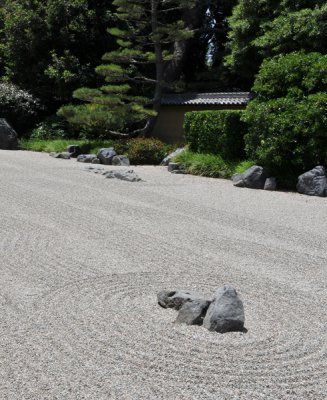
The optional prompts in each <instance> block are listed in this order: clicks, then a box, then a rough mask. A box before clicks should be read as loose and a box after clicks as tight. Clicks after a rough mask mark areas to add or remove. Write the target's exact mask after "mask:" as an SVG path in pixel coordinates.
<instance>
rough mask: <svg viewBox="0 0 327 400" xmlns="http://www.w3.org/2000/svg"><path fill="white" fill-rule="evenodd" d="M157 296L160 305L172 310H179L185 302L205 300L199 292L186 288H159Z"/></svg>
mask: <svg viewBox="0 0 327 400" xmlns="http://www.w3.org/2000/svg"><path fill="white" fill-rule="evenodd" d="M157 298H158V304H159V305H160V306H161V307H163V308H173V309H174V310H179V309H180V308H181V307H182V306H183V305H184V304H185V303H186V302H193V301H197V300H207V299H205V298H204V297H203V296H202V295H201V294H199V293H196V292H191V291H188V290H161V291H160V292H159V293H158V294H157Z"/></svg>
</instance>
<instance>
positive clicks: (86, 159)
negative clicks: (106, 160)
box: [77, 154, 97, 163]
mask: <svg viewBox="0 0 327 400" xmlns="http://www.w3.org/2000/svg"><path fill="white" fill-rule="evenodd" d="M96 158H97V156H96V155H95V154H80V155H79V156H78V157H77V162H82V163H91V162H92V161H93V160H94V159H96Z"/></svg>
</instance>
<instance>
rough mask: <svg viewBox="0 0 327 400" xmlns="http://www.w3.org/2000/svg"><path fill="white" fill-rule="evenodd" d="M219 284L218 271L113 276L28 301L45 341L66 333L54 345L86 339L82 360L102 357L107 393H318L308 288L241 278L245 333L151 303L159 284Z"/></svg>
mask: <svg viewBox="0 0 327 400" xmlns="http://www.w3.org/2000/svg"><path fill="white" fill-rule="evenodd" d="M222 283H223V282H220V279H219V276H217V274H215V276H201V275H200V274H198V275H194V274H192V275H191V276H187V275H186V274H185V273H184V274H180V273H177V272H176V273H175V274H171V273H170V274H169V276H168V275H166V274H164V273H162V272H158V273H135V274H133V273H130V274H123V275H119V274H117V275H110V276H104V277H102V278H97V279H94V280H92V279H88V280H84V281H80V282H76V283H74V284H73V285H68V286H65V287H63V288H61V289H57V290H55V291H53V292H50V293H49V294H48V295H46V296H44V297H43V298H42V299H41V301H40V302H38V304H37V305H36V307H37V311H38V318H39V324H40V327H41V329H47V331H49V330H50V332H52V333H51V334H52V335H53V337H54V341H56V340H58V341H59V338H60V337H65V341H66V342H65V344H63V343H61V344H60V346H63V347H62V351H65V348H67V349H68V348H74V349H75V353H76V354H82V353H83V351H85V350H83V349H85V344H86V343H87V349H88V350H87V351H88V354H87V357H88V359H89V362H90V363H91V364H92V365H94V366H95V365H98V363H99V361H100V360H101V371H102V372H101V376H103V377H104V376H106V377H107V379H108V382H107V385H108V390H109V391H110V393H112V396H113V398H115V396H117V398H118V397H119V396H118V394H119V393H120V396H121V398H137V393H140V391H141V390H142V388H144V387H145V386H144V383H145V382H147V385H146V386H147V390H150V391H151V393H152V394H151V396H154V397H156V398H164V397H165V396H166V398H178V399H181V398H194V397H192V396H193V394H194V390H195V388H196V393H199V394H200V395H201V398H208V399H218V398H219V399H220V398H240V399H241V398H244V399H250V398H265V399H269V398H271V399H273V398H274V396H273V394H274V393H278V394H279V395H278V396H279V397H278V398H288V399H290V398H294V399H324V398H325V393H324V390H325V389H324V388H325V372H326V370H325V368H326V353H327V351H326V333H325V327H324V326H323V325H322V323H321V318H319V316H320V315H323V312H324V310H323V305H322V304H320V302H319V298H316V297H315V296H312V293H309V292H308V293H306V292H303V293H297V296H296V300H295V297H294V296H293V293H292V292H290V291H289V290H288V291H286V290H285V288H284V287H274V285H273V283H272V282H266V284H265V285H263V284H262V283H261V285H260V287H259V288H258V287H254V286H253V284H252V285H251V283H250V280H248V281H244V282H243V284H242V285H240V286H239V287H238V289H239V292H240V295H241V297H242V299H243V301H244V305H245V313H246V327H247V329H248V333H246V334H241V333H237V332H235V333H228V334H224V335H220V334H217V333H213V332H209V331H207V330H206V329H204V328H203V327H194V326H192V327H189V326H184V325H177V324H174V323H173V322H174V320H175V318H176V312H175V311H173V310H164V309H162V308H160V307H159V306H158V305H157V302H156V293H157V291H159V290H161V289H164V288H188V289H190V290H197V291H200V292H203V293H205V294H210V293H212V291H213V290H214V288H215V287H217V285H220V284H222ZM309 312H311V314H312V318H308V313H309ZM63 315H64V316H65V317H63ZM305 316H306V318H305ZM42 327H43V328H42ZM59 332H61V333H60V335H59ZM56 337H57V339H55V338H56ZM109 377H110V379H109ZM122 381H123V382H125V384H124V385H121V382H122ZM162 382H165V385H164V386H163V385H162ZM254 382H255V384H254ZM149 388H150V389H149ZM235 388H236V389H235ZM127 393H129V395H131V397H128V396H127ZM133 393H134V395H135V396H136V397H133ZM192 393H193V394H192ZM235 393H236V394H235ZM173 394H174V395H176V394H178V395H176V396H177V397H170V396H172V395H173ZM151 396H150V394H149V397H148V398H151ZM219 396H220V397H219ZM230 396H232V397H230ZM235 396H236V397H235ZM154 397H153V398H154Z"/></svg>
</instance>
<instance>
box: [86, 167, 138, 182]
mask: <svg viewBox="0 0 327 400" xmlns="http://www.w3.org/2000/svg"><path fill="white" fill-rule="evenodd" d="M85 170H86V171H88V172H94V173H95V174H101V175H103V176H104V177H105V178H107V179H113V178H116V179H120V180H122V181H127V182H140V181H141V180H142V179H141V178H140V177H139V176H138V175H137V174H136V173H135V172H134V171H133V170H132V169H129V170H112V171H108V170H105V169H104V168H95V167H87V168H86V169H85Z"/></svg>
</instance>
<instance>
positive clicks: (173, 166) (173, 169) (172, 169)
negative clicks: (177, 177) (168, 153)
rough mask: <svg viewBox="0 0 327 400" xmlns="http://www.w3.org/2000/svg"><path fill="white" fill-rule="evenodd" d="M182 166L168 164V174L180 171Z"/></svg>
mask: <svg viewBox="0 0 327 400" xmlns="http://www.w3.org/2000/svg"><path fill="white" fill-rule="evenodd" d="M180 167H181V165H180V164H179V163H171V162H170V163H169V164H168V172H173V171H179V170H180Z"/></svg>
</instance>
